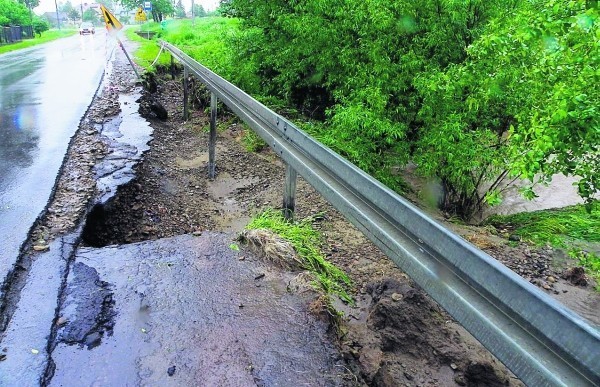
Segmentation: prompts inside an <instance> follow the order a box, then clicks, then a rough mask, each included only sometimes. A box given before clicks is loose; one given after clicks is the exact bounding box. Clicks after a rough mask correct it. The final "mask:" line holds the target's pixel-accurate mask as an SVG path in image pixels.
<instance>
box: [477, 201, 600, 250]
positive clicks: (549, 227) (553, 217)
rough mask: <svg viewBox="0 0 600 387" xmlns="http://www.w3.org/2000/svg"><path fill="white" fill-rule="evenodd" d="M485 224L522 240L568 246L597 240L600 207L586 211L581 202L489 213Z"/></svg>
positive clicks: (596, 206)
mask: <svg viewBox="0 0 600 387" xmlns="http://www.w3.org/2000/svg"><path fill="white" fill-rule="evenodd" d="M487 223H488V224H491V225H493V226H495V227H496V228H505V229H507V230H509V231H511V232H512V233H513V234H515V235H518V236H520V237H521V239H523V240H527V241H531V242H533V243H535V244H537V245H543V244H547V243H549V244H551V245H552V246H555V247H568V246H569V245H570V244H571V243H572V242H574V241H583V242H600V208H599V205H598V202H596V203H594V204H593V205H592V209H591V212H588V211H587V210H586V208H585V206H583V205H576V206H570V207H565V208H561V209H556V210H544V211H535V212H523V213H519V214H514V215H508V216H500V215H495V216H492V217H491V218H490V219H489V220H488V221H487Z"/></svg>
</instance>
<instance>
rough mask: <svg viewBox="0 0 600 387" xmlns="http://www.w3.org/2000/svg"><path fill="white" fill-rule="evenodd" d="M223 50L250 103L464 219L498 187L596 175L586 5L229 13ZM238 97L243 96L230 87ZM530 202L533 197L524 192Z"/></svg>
mask: <svg viewBox="0 0 600 387" xmlns="http://www.w3.org/2000/svg"><path fill="white" fill-rule="evenodd" d="M221 12H222V13H223V14H225V15H228V16H233V17H236V18H240V19H241V20H242V24H241V26H240V30H239V32H237V33H236V34H235V35H234V36H233V37H232V38H231V39H229V45H230V48H231V50H232V51H233V53H234V54H233V55H234V58H236V59H235V63H236V64H237V65H243V66H246V67H245V68H241V66H240V67H239V71H240V72H241V71H244V73H246V72H247V70H252V69H253V70H254V71H255V72H254V74H255V75H257V76H258V77H259V79H258V82H255V81H256V80H255V79H254V80H253V82H252V84H251V85H250V86H251V87H252V90H253V92H254V93H256V94H258V95H270V96H275V97H278V98H280V99H282V100H285V101H287V102H288V103H290V104H292V105H293V106H296V107H298V108H299V110H300V111H301V113H303V114H306V115H308V116H309V117H311V118H317V119H322V120H324V121H325V125H322V126H321V129H322V130H323V133H320V135H319V138H320V139H322V140H323V141H324V142H325V143H326V144H328V145H329V146H330V147H332V148H333V149H335V150H336V151H338V152H340V153H341V154H343V155H344V156H346V157H348V158H349V159H350V160H351V161H353V162H354V163H356V164H357V165H358V166H359V167H361V168H363V169H365V170H366V171H367V172H369V173H371V174H373V175H375V176H377V177H378V178H380V179H382V180H385V181H386V183H390V182H391V184H392V185H394V181H395V180H398V178H397V177H396V176H394V175H393V174H392V173H391V170H392V169H393V168H394V167H397V166H402V165H403V164H405V163H406V162H407V161H408V160H409V159H413V160H414V161H415V162H416V163H417V165H418V167H419V171H420V172H421V173H422V174H423V175H425V176H427V177H434V178H437V179H439V180H440V181H441V182H442V184H443V186H444V200H443V201H442V204H443V206H444V208H445V209H446V210H448V211H449V212H451V213H456V214H459V215H461V216H462V217H464V218H468V217H469V216H470V215H471V214H472V213H474V212H476V211H478V210H479V209H480V208H481V206H483V205H484V204H497V203H498V202H499V201H500V200H501V187H503V181H504V180H506V179H508V178H514V177H520V178H525V179H529V180H531V182H532V185H533V184H534V183H537V182H539V181H542V182H544V181H547V180H548V179H550V178H551V176H552V175H553V174H556V173H564V174H567V175H575V176H580V177H581V181H580V184H579V192H580V194H581V195H582V197H584V198H587V200H588V201H589V200H591V199H590V198H591V197H592V196H593V194H594V193H595V192H597V191H598V186H599V184H600V183H599V179H600V178H598V176H600V173H598V172H599V171H598V165H600V156H599V151H598V144H600V139H599V136H600V129H599V126H598V120H599V118H598V117H600V115H599V114H598V112H597V107H598V106H600V103H599V100H598V93H599V91H598V90H600V88H598V87H594V86H595V85H597V84H598V81H599V73H598V70H597V69H598V68H599V67H600V66H599V64H598V61H599V60H600V53H598V47H599V45H598V39H599V38H598V37H599V36H600V35H599V33H598V21H597V20H598V18H597V16H598V10H597V2H584V1H571V0H529V1H520V0H511V1H504V0H503V1H500V0H497V1H483V0H465V1H456V0H427V1H420V2H414V1H408V0H400V1H393V2H389V1H383V0H369V1H364V0H361V1H358V0H345V1H339V0H310V1H303V2H298V1H292V2H289V1H284V0H276V1H272V0H253V1H250V0H229V1H224V2H222V3H221ZM242 87H244V86H242ZM525 192H526V193H528V194H529V196H534V191H533V190H531V189H529V190H526V191H525Z"/></svg>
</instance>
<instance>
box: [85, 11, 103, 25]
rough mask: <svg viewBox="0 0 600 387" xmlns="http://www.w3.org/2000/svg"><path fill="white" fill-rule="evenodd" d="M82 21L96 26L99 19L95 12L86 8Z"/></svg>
mask: <svg viewBox="0 0 600 387" xmlns="http://www.w3.org/2000/svg"><path fill="white" fill-rule="evenodd" d="M83 21H88V22H91V23H93V24H94V25H97V24H98V23H99V22H100V17H99V16H98V12H96V11H95V10H94V9H92V8H88V9H86V10H85V11H84V12H83Z"/></svg>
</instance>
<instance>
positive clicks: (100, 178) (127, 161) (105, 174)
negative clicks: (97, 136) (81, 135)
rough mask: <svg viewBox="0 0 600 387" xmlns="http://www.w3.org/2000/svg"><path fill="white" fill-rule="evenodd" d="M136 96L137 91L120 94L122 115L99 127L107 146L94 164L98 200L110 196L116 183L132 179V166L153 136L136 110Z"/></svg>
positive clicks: (148, 125) (133, 175) (101, 201)
mask: <svg viewBox="0 0 600 387" xmlns="http://www.w3.org/2000/svg"><path fill="white" fill-rule="evenodd" d="M139 97H140V94H139V93H133V94H121V95H120V96H119V103H120V106H121V114H119V116H118V117H116V118H114V119H112V120H110V121H108V122H105V123H104V124H102V125H101V126H100V128H99V132H100V133H101V135H102V137H103V140H104V142H105V143H106V144H107V145H108V147H109V154H108V155H107V156H106V157H105V158H104V159H103V160H102V162H101V163H100V164H99V165H97V166H96V167H95V173H96V178H97V185H98V190H99V191H100V192H101V194H100V195H99V197H100V199H99V202H100V203H104V202H106V201H107V200H108V199H110V198H111V197H112V196H113V195H114V191H115V190H116V188H117V187H118V186H120V185H123V184H126V183H128V182H130V181H131V180H133V179H134V177H135V171H134V170H133V167H134V166H135V165H136V164H137V163H139V161H140V160H141V158H142V155H143V153H144V152H146V151H147V150H148V149H150V147H149V145H148V143H149V142H150V140H151V139H152V131H153V129H152V128H151V127H150V124H149V123H148V121H146V120H145V119H144V118H142V117H141V116H140V115H139V113H138V104H137V103H136V102H135V101H136V100H137V99H138V98H139Z"/></svg>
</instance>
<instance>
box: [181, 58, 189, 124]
mask: <svg viewBox="0 0 600 387" xmlns="http://www.w3.org/2000/svg"><path fill="white" fill-rule="evenodd" d="M189 76H190V74H189V70H188V68H187V66H184V67H183V120H184V121H187V120H188V118H189V116H190V110H189V107H188V102H189V101H188V100H189V86H190V83H189V80H188V77H189Z"/></svg>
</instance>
